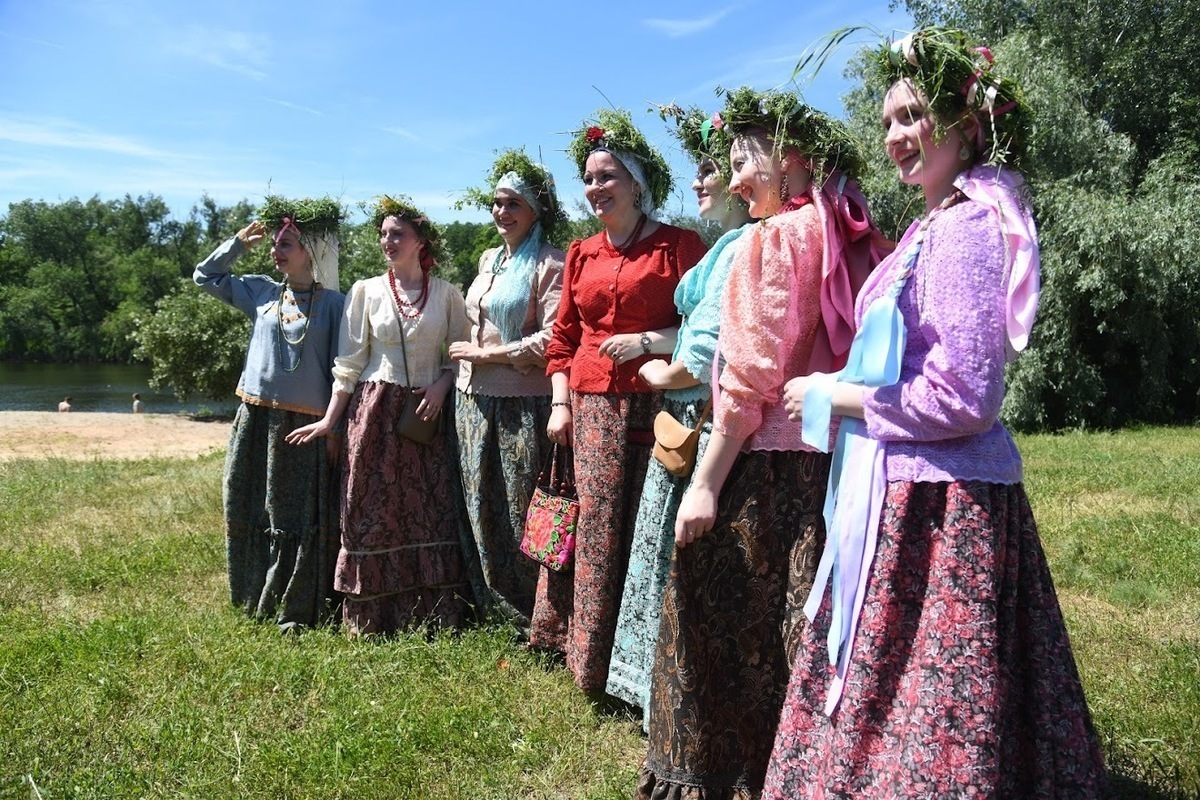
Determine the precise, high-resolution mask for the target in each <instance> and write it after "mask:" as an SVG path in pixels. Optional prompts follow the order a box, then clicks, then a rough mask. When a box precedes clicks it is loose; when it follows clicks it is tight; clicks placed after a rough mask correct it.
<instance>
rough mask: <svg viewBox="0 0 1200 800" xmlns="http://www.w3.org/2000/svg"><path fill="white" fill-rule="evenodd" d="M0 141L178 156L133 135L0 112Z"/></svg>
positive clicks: (135, 155) (161, 157) (133, 154)
mask: <svg viewBox="0 0 1200 800" xmlns="http://www.w3.org/2000/svg"><path fill="white" fill-rule="evenodd" d="M0 141H7V142H13V143H15V144H24V145H30V146H33V147H49V148H61V149H68V150H89V151H93V152H99V153H110V154H114V155H122V156H130V157H133V158H148V159H154V160H159V161H167V160H171V159H177V158H182V157H183V156H182V155H181V154H178V153H171V152H168V151H166V150H160V149H158V148H156V147H152V146H150V145H147V144H144V143H143V142H140V141H138V140H137V139H134V138H131V137H127V136H119V135H115V134H111V133H104V132H102V131H95V130H90V129H88V128H86V127H84V126H82V125H79V124H78V123H76V122H73V121H71V120H68V119H61V118H57V117H23V116H9V117H5V116H0Z"/></svg>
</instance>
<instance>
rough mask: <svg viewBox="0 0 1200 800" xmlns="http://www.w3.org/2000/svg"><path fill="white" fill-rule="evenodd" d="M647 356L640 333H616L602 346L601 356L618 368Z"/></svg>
mask: <svg viewBox="0 0 1200 800" xmlns="http://www.w3.org/2000/svg"><path fill="white" fill-rule="evenodd" d="M645 354H646V351H645V349H644V348H643V347H642V335H641V334H640V333H614V334H613V335H612V336H610V337H608V338H607V339H605V340H604V341H603V342H602V343H601V345H600V355H602V356H604V357H605V358H610V359H612V361H613V363H614V364H617V365H618V366H619V365H621V364H624V363H625V362H627V361H632V360H633V359H635V358H637V357H638V356H642V355H645Z"/></svg>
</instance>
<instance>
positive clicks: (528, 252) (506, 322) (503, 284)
mask: <svg viewBox="0 0 1200 800" xmlns="http://www.w3.org/2000/svg"><path fill="white" fill-rule="evenodd" d="M541 249H542V223H541V222H535V223H533V227H532V228H530V229H529V233H528V234H526V235H525V240H524V241H523V242H521V245H520V246H519V247H518V248H517V250H516V252H514V253H513V254H512V255H511V256H510V257H509V259H508V266H507V267H506V268H504V270H503V272H501V270H500V264H501V263H502V261H503V259H504V254H505V248H504V247H500V248H499V249H498V250H497V251H496V256H495V258H494V259H493V260H492V272H499V273H500V275H499V277H498V278H497V279H496V283H495V287H494V288H493V289H492V296H491V299H490V301H489V303H488V316H490V317H491V318H492V322H494V323H496V327H497V328H499V329H500V338H501V339H503V340H504V341H505V342H515V341H517V340H518V339H520V338H521V328H522V326H523V325H524V324H525V317H526V316H527V315H528V314H529V301H530V299H531V298H532V297H533V281H534V275H535V273H536V272H537V265H538V251H540V250H541Z"/></svg>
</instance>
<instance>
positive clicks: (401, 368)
mask: <svg viewBox="0 0 1200 800" xmlns="http://www.w3.org/2000/svg"><path fill="white" fill-rule="evenodd" d="M373 222H374V224H375V226H376V227H377V228H378V229H379V241H380V245H381V247H382V248H383V253H384V257H385V258H386V260H387V262H388V269H387V272H385V273H383V274H382V275H377V276H375V277H373V278H367V279H366V280H361V281H358V282H357V283H355V284H354V286H353V287H352V288H351V289H350V292H349V294H347V296H346V313H345V316H344V319H343V323H342V333H341V337H340V340H339V343H338V356H337V358H336V359H335V360H334V368H333V378H334V384H333V388H334V394H333V398H332V399H331V400H330V403H329V408H328V409H327V410H326V412H325V416H324V418H323V419H321V420H320V421H319V422H316V423H314V424H313V425H309V426H306V427H304V428H300V429H298V430H297V431H295V432H294V433H293V434H292V435H291V437H289V438H290V439H294V440H296V441H306V440H307V439H309V438H310V437H315V436H320V435H323V434H325V433H326V432H328V431H329V430H332V429H333V427H334V426H335V425H337V423H338V422H339V421H340V419H341V417H342V415H343V413H345V414H346V416H347V423H346V448H345V450H346V461H345V469H344V474H343V477H342V547H341V551H340V552H339V553H338V561H337V570H336V575H335V579H334V580H335V583H334V588H336V589H337V590H338V591H340V592H342V593H343V594H344V596H345V600H344V605H343V616H344V620H345V625H346V628H347V630H348V632H350V633H352V634H365V633H389V632H392V631H395V630H398V629H402V628H408V627H414V626H416V625H420V624H422V623H424V622H430V623H432V624H434V625H441V626H454V625H457V624H459V622H460V621H461V620H462V618H463V615H464V614H465V612H466V609H467V605H468V602H469V601H470V600H473V598H471V597H470V589H469V588H468V586H469V585H468V581H467V576H466V571H465V569H464V566H463V558H462V547H461V544H460V540H459V536H458V525H459V523H458V520H457V516H456V512H455V508H454V503H453V500H452V498H453V495H452V494H451V492H450V486H451V481H452V480H455V479H456V478H455V473H456V470H455V466H456V465H455V464H454V463H453V460H452V459H453V455H452V453H451V451H450V449H449V448H448V447H447V446H446V441H445V438H444V436H443V434H442V432H441V431H439V432H438V433H437V434H436V435H434V437H433V440H432V441H430V442H429V443H428V444H422V443H419V442H416V441H413V440H412V439H409V438H407V437H405V436H403V435H401V434H400V433H399V431H398V430H397V424H398V423H399V421H400V419H401V416H402V413H403V411H404V407H405V404H406V403H414V404H415V405H416V413H417V415H418V416H420V417H421V418H422V419H426V420H433V419H436V418H438V417H439V416H440V415H441V412H442V409H443V407H444V405H445V402H446V394H447V392H448V391H449V390H450V387H451V386H452V385H453V383H454V377H455V371H456V368H455V365H454V364H453V362H451V361H450V359H449V357H448V356H447V354H446V348H447V347H448V346H449V345H450V343H451V342H456V341H461V340H463V339H465V338H466V335H467V331H468V330H469V326H468V323H467V316H466V311H465V305H464V302H463V296H462V293H461V292H459V290H458V289H457V288H456V287H455V286H453V285H452V284H450V283H447V282H446V281H444V280H442V279H440V278H436V277H433V276H432V275H430V270H431V269H432V268H433V266H434V265H435V264H436V262H437V253H438V247H439V242H440V235H439V233H438V229H437V227H436V226H435V225H434V224H433V222H431V221H430V219H429V218H428V217H426V216H425V215H424V214H423V213H421V212H420V211H418V210H417V209H416V208H414V207H413V206H412V205H411V204H410V203H408V202H407V201H406V200H404V199H400V200H397V199H393V198H390V197H383V198H381V199H380V201H379V202H378V203H377V204H376V206H375V213H374V217H373Z"/></svg>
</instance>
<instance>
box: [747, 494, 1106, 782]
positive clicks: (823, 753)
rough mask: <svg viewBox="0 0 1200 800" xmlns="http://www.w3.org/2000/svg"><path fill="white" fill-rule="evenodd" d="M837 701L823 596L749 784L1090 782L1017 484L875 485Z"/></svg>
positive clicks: (1080, 699) (1097, 764) (1038, 552)
mask: <svg viewBox="0 0 1200 800" xmlns="http://www.w3.org/2000/svg"><path fill="white" fill-rule="evenodd" d="M866 591H867V595H866V599H865V602H864V603H863V610H862V618H861V620H860V622H859V627H858V633H857V636H856V638H855V640H854V651H853V657H852V661H851V665H850V671H849V674H848V677H847V681H846V687H845V691H844V694H843V696H842V699H841V704H840V705H839V707H838V708H837V709H836V710H835V711H834V713H833V716H832V717H826V716H825V713H824V708H823V706H824V702H825V693H826V689H827V687H828V686H829V682H830V678H831V675H832V670H833V668H832V667H830V666H829V656H828V652H827V650H826V641H825V640H826V634H827V632H828V630H829V608H830V606H829V597H828V595H826V597H825V601H824V603H823V604H822V606H821V609H820V611H819V612H818V614H817V618H816V619H815V620H814V622H813V624H812V625H811V626H809V627H808V628H806V629H805V632H804V640H803V643H802V646H801V648H800V651H799V654H798V655H797V658H796V662H795V666H794V669H793V671H792V677H791V681H790V683H789V685H788V693H787V699H786V701H785V704H784V709H783V715H782V718H781V720H780V723H779V730H778V733H777V735H776V739H775V747H774V750H773V752H772V754H771V763H770V766H769V768H768V770H767V780H766V786H765V788H764V791H763V797H764V798H780V799H781V800H782V798H788V799H789V800H792V799H793V798H833V797H836V798H843V797H853V798H902V797H903V798H909V797H968V796H971V797H976V796H977V797H990V798H1014V799H1015V798H1022V799H1023V798H1056V799H1057V800H1064V799H1065V798H1080V800H1082V799H1083V798H1089V799H1090V798H1103V797H1108V792H1109V788H1108V779H1107V775H1106V772H1105V769H1104V762H1103V759H1102V757H1101V754H1100V749H1099V745H1098V742H1097V739H1096V733H1095V730H1094V729H1093V727H1092V721H1091V717H1090V715H1089V713H1088V708H1087V702H1086V700H1085V699H1084V694H1083V688H1082V686H1081V685H1080V682H1079V674H1078V671H1077V670H1076V667H1075V659H1074V656H1073V655H1072V653H1071V645H1070V642H1069V640H1068V638H1067V630H1066V627H1065V625H1064V623H1063V618H1062V612H1061V610H1060V608H1059V605H1058V597H1057V595H1056V594H1055V592H1054V584H1053V582H1052V581H1051V579H1050V571H1049V569H1048V568H1047V565H1046V557H1045V554H1044V553H1043V551H1042V546H1041V542H1040V540H1039V538H1038V534H1037V526H1036V525H1035V524H1034V520H1033V512H1032V511H1031V510H1030V508H1029V502H1028V500H1027V499H1026V496H1025V491H1024V488H1023V487H1022V486H1021V485H1020V484H1015V485H999V484H988V483H980V482H962V481H956V482H951V483H904V482H893V483H889V484H888V487H887V496H886V499H885V501H884V509H883V517H882V520H881V522H880V526H879V544H878V550H877V551H876V554H875V559H874V561H873V563H872V567H871V575H870V578H869V582H868V584H867V589H866Z"/></svg>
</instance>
